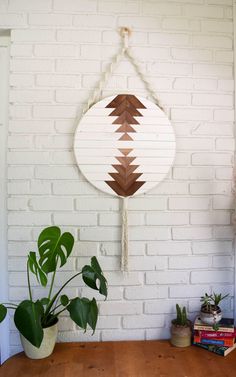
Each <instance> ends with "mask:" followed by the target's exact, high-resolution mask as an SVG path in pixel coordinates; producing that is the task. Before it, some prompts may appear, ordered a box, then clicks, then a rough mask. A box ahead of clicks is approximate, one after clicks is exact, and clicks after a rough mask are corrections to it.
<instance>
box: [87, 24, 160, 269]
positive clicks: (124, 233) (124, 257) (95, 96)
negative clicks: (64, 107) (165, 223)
mask: <svg viewBox="0 0 236 377" xmlns="http://www.w3.org/2000/svg"><path fill="white" fill-rule="evenodd" d="M120 35H121V38H122V47H121V49H120V51H118V53H117V54H116V55H115V56H114V57H113V59H112V62H111V63H110V65H109V66H108V68H107V70H106V71H105V72H103V74H102V78H101V80H100V81H99V83H98V86H97V87H96V88H95V90H94V92H93V93H92V95H91V96H90V97H89V99H88V101H87V104H86V106H85V108H84V110H83V114H84V113H86V112H87V111H88V110H89V109H90V107H92V106H93V105H94V104H95V103H97V102H98V101H99V100H100V99H101V96H102V91H103V89H104V87H105V86H106V84H107V82H108V80H109V78H110V77H111V76H112V74H113V72H114V71H115V69H116V68H117V66H118V65H119V63H120V61H121V60H122V58H123V57H124V56H126V57H127V58H128V60H129V61H130V62H131V64H132V65H133V66H134V68H135V70H136V72H137V74H138V76H139V77H140V79H141V80H142V81H143V83H144V84H145V88H146V90H147V91H148V93H149V94H150V96H151V97H152V98H153V100H154V103H155V104H156V105H157V106H158V107H159V108H160V109H161V110H162V111H164V109H163V107H162V106H161V104H160V101H159V99H158V98H157V96H156V94H155V91H154V89H153V88H152V86H151V84H150V83H149V81H148V80H147V79H146V77H145V75H144V73H143V72H142V69H141V67H140V66H139V64H138V63H137V61H136V59H135V57H134V56H133V53H132V51H131V49H130V47H129V38H130V36H131V30H130V29H129V28H128V27H122V28H121V29H120ZM120 198H121V199H122V215H121V216H122V230H121V270H122V271H128V269H129V266H128V260H129V239H128V199H129V197H123V196H122V197H120Z"/></svg>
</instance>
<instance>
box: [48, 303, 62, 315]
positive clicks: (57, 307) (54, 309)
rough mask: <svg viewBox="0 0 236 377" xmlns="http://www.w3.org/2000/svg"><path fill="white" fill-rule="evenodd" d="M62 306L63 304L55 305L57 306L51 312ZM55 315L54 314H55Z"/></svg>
mask: <svg viewBox="0 0 236 377" xmlns="http://www.w3.org/2000/svg"><path fill="white" fill-rule="evenodd" d="M60 306H62V304H59V305H57V306H55V308H53V309H52V311H51V312H50V313H53V312H54V311H55V310H56V309H57V308H59V307H60ZM53 315H54V314H53Z"/></svg>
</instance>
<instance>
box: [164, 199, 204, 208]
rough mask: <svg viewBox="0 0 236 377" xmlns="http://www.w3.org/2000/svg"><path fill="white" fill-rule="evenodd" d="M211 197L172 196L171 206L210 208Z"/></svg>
mask: <svg viewBox="0 0 236 377" xmlns="http://www.w3.org/2000/svg"><path fill="white" fill-rule="evenodd" d="M209 205H210V201H209V198H207V197H206V198H200V197H199V198H197V197H193V198H191V197H185V198H178V197H175V198H170V199H169V208H170V209H173V210H176V209H177V210H181V209H182V210H184V209H185V210H201V209H206V210H207V209H209Z"/></svg>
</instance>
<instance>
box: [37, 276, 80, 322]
mask: <svg viewBox="0 0 236 377" xmlns="http://www.w3.org/2000/svg"><path fill="white" fill-rule="evenodd" d="M81 274H82V272H78V273H77V274H75V275H74V276H72V277H71V278H70V279H69V280H67V281H66V282H65V284H63V286H62V287H61V288H60V289H59V291H58V292H57V293H56V294H55V295H54V296H53V298H52V299H51V301H50V303H49V304H48V306H47V309H46V310H45V314H44V317H47V315H48V314H49V313H50V310H51V308H52V306H53V304H54V302H55V301H56V299H57V297H58V296H59V294H60V293H61V291H62V290H63V289H64V288H65V286H66V285H67V284H68V283H69V282H70V281H71V280H72V279H74V278H75V277H76V276H79V275H81Z"/></svg>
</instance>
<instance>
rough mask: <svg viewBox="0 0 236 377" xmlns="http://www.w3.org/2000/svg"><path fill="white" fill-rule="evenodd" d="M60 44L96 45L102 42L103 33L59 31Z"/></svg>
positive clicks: (95, 31)
mask: <svg viewBox="0 0 236 377" xmlns="http://www.w3.org/2000/svg"><path fill="white" fill-rule="evenodd" d="M57 40H58V41H59V42H80V43H88V42H89V43H90V42H91V43H96V42H100V40H101V33H100V32H98V31H97V30H86V31H83V30H59V31H58V32H57Z"/></svg>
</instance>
